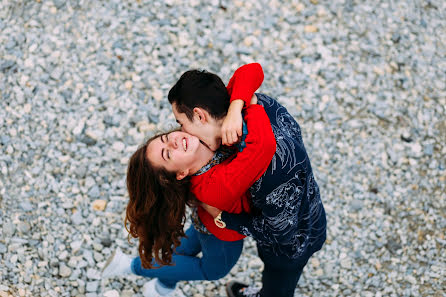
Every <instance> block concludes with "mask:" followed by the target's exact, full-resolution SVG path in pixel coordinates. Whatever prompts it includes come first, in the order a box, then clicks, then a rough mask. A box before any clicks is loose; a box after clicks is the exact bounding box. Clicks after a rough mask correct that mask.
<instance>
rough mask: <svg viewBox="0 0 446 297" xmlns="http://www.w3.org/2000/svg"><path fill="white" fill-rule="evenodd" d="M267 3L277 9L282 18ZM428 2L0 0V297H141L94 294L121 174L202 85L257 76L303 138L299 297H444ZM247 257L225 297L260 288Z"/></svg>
mask: <svg viewBox="0 0 446 297" xmlns="http://www.w3.org/2000/svg"><path fill="white" fill-rule="evenodd" d="M282 2H283V3H282ZM445 12H446V2H445V1H443V0H425V1H421V0H406V1H402V0H380V1H378V0H377V1H364V0H362V1H361V0H355V1H353V0H330V1H328V0H324V1H322V0H311V1H307V0H305V1H277V0H276V1H265V0H261V1H254V0H249V1H240V0H238V1H226V0H222V1H217V0H213V1H204V0H203V1H200V0H190V1H180V0H169V1H167V0H166V1H124V0H112V1H84V0H68V1H64V0H57V1H56V0H54V1H46V0H34V1H31V0H29V1H12V0H0V95H1V100H0V205H1V208H0V223H1V224H0V225H1V226H2V227H1V232H0V236H1V237H0V296H87V297H93V296H107V297H114V296H142V295H141V288H142V285H143V284H144V282H145V280H144V279H143V278H141V277H136V276H132V277H128V278H115V279H112V280H110V281H102V280H101V279H100V273H99V271H100V269H101V268H102V267H103V265H104V263H105V259H106V258H107V257H108V256H109V255H110V253H111V252H112V250H113V249H114V248H115V247H116V246H120V247H122V248H123V249H124V250H125V251H127V252H132V253H134V254H135V255H136V241H133V245H131V244H129V243H128V242H127V237H126V235H127V233H126V231H125V230H124V229H123V214H124V211H125V206H126V201H127V199H128V198H127V194H126V189H125V183H124V182H125V170H126V164H127V160H128V157H129V156H130V155H131V153H132V152H133V151H134V150H135V149H136V147H137V145H138V144H140V143H141V142H142V141H143V139H144V138H145V137H147V136H148V135H151V134H152V133H154V131H156V130H159V129H160V130H165V129H169V128H172V127H174V126H175V124H174V119H173V117H172V114H171V110H170V106H169V104H168V102H167V100H166V97H167V92H168V90H169V89H170V87H171V86H172V85H173V84H174V83H175V81H176V80H177V79H178V78H179V76H180V74H181V73H182V72H184V71H186V70H188V69H190V68H196V67H199V68H204V69H207V70H209V71H212V72H215V73H218V74H219V75H221V77H222V78H223V79H224V81H226V82H227V81H228V79H229V78H230V76H231V74H232V72H233V71H234V70H235V69H236V68H237V67H238V66H240V65H242V64H244V63H247V62H251V61H257V62H260V63H261V64H262V65H263V67H264V71H265V82H264V84H263V86H262V87H261V89H260V92H263V93H266V94H269V95H271V96H273V97H276V98H278V99H279V101H280V102H281V103H283V104H284V105H285V106H286V107H287V108H288V109H289V111H290V113H292V114H293V115H294V116H295V117H296V119H297V120H298V122H299V123H300V124H301V126H302V130H303V134H304V140H305V143H306V147H307V149H308V152H309V155H310V157H311V158H312V163H313V167H314V172H315V175H316V178H317V180H318V182H319V185H320V187H321V192H322V199H323V201H324V204H325V207H326V211H327V219H328V239H327V242H326V245H325V246H324V248H323V250H322V251H320V252H318V253H317V254H316V255H315V256H314V257H313V258H312V259H311V260H310V261H309V264H308V265H307V267H306V269H305V271H304V274H303V276H302V278H301V281H300V282H299V287H298V288H297V289H296V293H297V294H296V295H298V296H376V297H378V296H446V293H445V291H444V288H445V287H446V277H445V275H446V259H445V250H446V238H445V233H446V202H445V201H446V194H445V193H446V186H445V184H446V157H445V156H446V146H445V143H446V116H445V115H446V111H445V106H446V71H445V69H446V21H445V20H446V13H445ZM261 269H262V263H261V261H259V260H258V258H257V256H256V250H255V248H254V245H253V242H252V241H251V240H247V241H246V243H245V249H244V253H243V255H242V258H241V259H240V261H239V263H238V264H237V265H236V267H235V268H234V269H233V270H232V272H231V275H230V276H228V277H226V278H224V279H222V280H220V281H216V282H189V283H186V282H184V283H182V284H181V285H180V288H181V289H182V290H183V292H184V293H185V295H186V296H194V297H199V296H206V297H209V296H225V294H224V293H223V290H222V288H223V286H222V284H224V283H225V282H226V281H227V280H228V279H232V278H234V277H235V276H236V277H237V278H239V279H242V280H243V279H245V280H248V281H250V282H253V281H255V282H259V281H260V277H261V272H260V271H261Z"/></svg>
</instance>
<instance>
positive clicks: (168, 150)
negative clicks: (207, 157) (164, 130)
mask: <svg viewBox="0 0 446 297" xmlns="http://www.w3.org/2000/svg"><path fill="white" fill-rule="evenodd" d="M200 146H203V144H201V143H200V140H199V139H198V138H197V137H195V136H192V135H190V134H188V133H184V132H180V131H175V132H171V133H169V134H163V135H161V136H160V137H157V138H155V139H154V140H152V141H151V142H150V143H149V145H148V146H147V151H146V154H147V159H149V160H150V162H151V163H152V164H153V165H155V166H157V167H163V168H165V169H166V170H167V171H170V172H176V173H177V178H178V177H179V176H181V177H182V178H184V177H186V176H188V175H190V174H192V173H194V172H195V171H194V169H195V167H197V162H198V161H199V159H198V158H199V156H200V152H201V150H200ZM203 147H204V146H203ZM201 149H202V148H201ZM178 179H181V178H178Z"/></svg>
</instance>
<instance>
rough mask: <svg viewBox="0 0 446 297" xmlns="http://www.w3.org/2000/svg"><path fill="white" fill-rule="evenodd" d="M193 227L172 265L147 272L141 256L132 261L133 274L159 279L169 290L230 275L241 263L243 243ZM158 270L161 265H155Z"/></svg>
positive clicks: (173, 258) (179, 248)
mask: <svg viewBox="0 0 446 297" xmlns="http://www.w3.org/2000/svg"><path fill="white" fill-rule="evenodd" d="M191 228H192V229H190V228H189V229H188V230H187V232H186V234H187V236H188V238H183V240H182V241H181V246H179V247H178V248H177V250H176V252H175V254H174V255H173V256H172V262H173V265H172V266H163V267H160V268H155V269H144V268H143V267H142V265H141V259H140V258H139V257H137V258H135V259H133V261H132V271H133V273H135V274H137V275H141V276H145V277H157V278H158V279H159V280H160V281H161V283H162V284H163V285H165V286H166V287H174V286H175V285H176V283H177V282H178V281H181V280H184V281H190V280H210V279H217V278H216V277H218V276H220V275H221V277H223V276H224V275H226V274H227V272H229V271H230V270H231V268H232V266H234V265H235V263H236V262H237V260H238V258H239V256H240V254H241V251H242V248H243V241H241V240H240V241H237V242H228V241H222V240H219V239H218V238H216V237H215V236H213V235H206V234H202V233H199V232H197V231H196V230H195V229H194V228H193V227H191ZM200 251H202V252H203V257H201V258H199V257H196V254H198V252H200ZM180 253H181V254H180ZM228 266H230V267H229V268H228ZM155 267H159V265H157V264H155ZM223 273H224V274H223ZM218 278H220V277H218Z"/></svg>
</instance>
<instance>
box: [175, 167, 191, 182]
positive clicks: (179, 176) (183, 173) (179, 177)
mask: <svg viewBox="0 0 446 297" xmlns="http://www.w3.org/2000/svg"><path fill="white" fill-rule="evenodd" d="M188 175H189V170H188V169H187V170H183V171H180V172H177V180H182V179H183V178H185V177H186V176H188Z"/></svg>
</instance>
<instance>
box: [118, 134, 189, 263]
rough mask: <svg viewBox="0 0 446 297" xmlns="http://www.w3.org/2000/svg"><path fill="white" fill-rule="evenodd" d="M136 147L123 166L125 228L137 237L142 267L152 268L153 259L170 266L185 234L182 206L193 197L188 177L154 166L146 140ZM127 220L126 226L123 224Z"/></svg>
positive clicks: (183, 207)
mask: <svg viewBox="0 0 446 297" xmlns="http://www.w3.org/2000/svg"><path fill="white" fill-rule="evenodd" d="M162 135H164V133H163V134H158V135H155V136H154V137H152V138H150V139H149V140H148V141H147V142H146V143H145V144H143V145H142V146H140V147H139V148H138V149H137V150H136V152H135V153H133V155H132V156H131V158H130V160H129V164H128V168H127V190H128V192H129V197H130V201H129V203H128V205H127V210H126V217H125V223H124V224H125V227H126V229H127V231H128V232H129V236H130V235H131V236H132V237H134V238H139V248H138V250H139V255H140V258H141V263H142V266H143V267H144V268H146V269H149V268H154V263H152V262H153V259H155V262H156V263H157V264H159V265H160V266H163V265H172V254H173V251H174V250H175V248H176V247H178V246H179V245H180V239H181V237H185V236H186V235H185V233H184V223H185V221H186V205H192V204H193V201H194V200H195V198H194V196H193V194H192V193H191V192H190V190H189V189H190V177H186V178H184V179H182V180H177V178H176V173H175V172H169V171H167V170H166V169H164V168H157V167H155V166H153V164H151V163H150V161H149V160H148V158H147V154H146V151H147V147H148V145H149V144H150V142H151V141H152V140H154V139H156V138H157V137H161V136H162ZM127 223H130V227H127Z"/></svg>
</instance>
